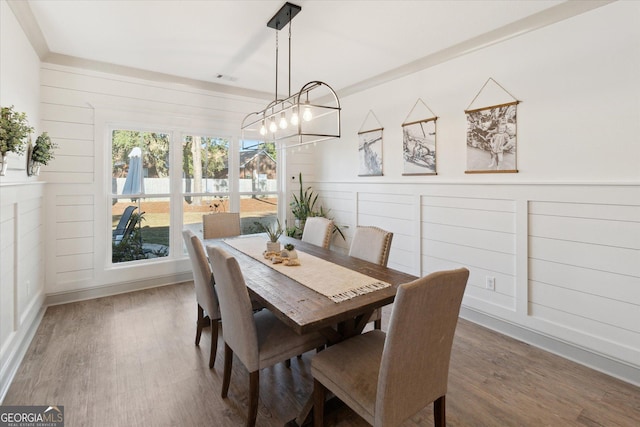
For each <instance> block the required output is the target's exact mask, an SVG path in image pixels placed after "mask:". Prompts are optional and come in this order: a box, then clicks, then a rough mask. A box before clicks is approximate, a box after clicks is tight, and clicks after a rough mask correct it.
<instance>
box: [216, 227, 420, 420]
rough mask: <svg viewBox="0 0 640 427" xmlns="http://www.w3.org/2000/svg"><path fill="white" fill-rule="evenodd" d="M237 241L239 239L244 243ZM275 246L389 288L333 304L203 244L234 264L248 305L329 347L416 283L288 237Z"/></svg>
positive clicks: (304, 415)
mask: <svg viewBox="0 0 640 427" xmlns="http://www.w3.org/2000/svg"><path fill="white" fill-rule="evenodd" d="M238 238H239V239H241V238H243V237H242V236H241V237H238ZM266 241H267V239H266V237H265V242H266ZM280 242H281V243H282V244H283V245H284V244H287V243H291V244H293V245H295V248H296V250H297V251H300V252H304V253H306V254H309V255H313V256H315V257H318V258H321V259H323V260H325V261H329V262H330V263H333V264H337V265H340V266H342V267H345V268H347V269H349V270H353V271H357V272H359V273H361V274H364V275H367V276H369V277H372V278H374V279H377V280H379V281H382V282H386V283H389V284H390V285H391V286H389V287H386V288H383V289H379V290H376V291H373V292H370V293H367V294H364V295H358V296H355V297H353V298H351V299H348V300H346V301H342V302H339V303H336V302H334V301H332V300H331V299H329V298H328V297H326V296H324V295H322V294H320V293H318V292H316V291H314V290H312V289H310V288H308V287H306V286H304V285H302V284H300V283H298V282H297V281H295V280H293V279H291V278H290V277H288V276H286V275H284V274H282V273H280V272H278V271H277V270H275V269H273V268H271V267H270V266H269V265H268V264H265V263H263V262H260V261H258V260H256V259H255V258H253V257H251V256H249V255H247V254H245V253H243V252H241V251H239V250H237V249H235V248H234V247H233V246H231V245H229V244H225V240H220V239H207V240H204V241H203V244H204V245H205V246H207V245H215V246H219V247H221V248H223V249H224V250H226V251H227V252H229V253H230V254H231V255H233V256H234V257H235V258H236V259H237V260H238V263H239V265H240V268H241V270H242V274H243V276H244V279H245V282H246V285H247V288H248V289H249V292H250V294H251V296H252V298H253V299H255V300H257V301H258V302H260V303H261V304H262V305H264V307H266V308H267V309H269V310H270V311H271V312H272V313H273V314H274V315H275V316H276V317H278V318H279V319H280V320H281V321H282V322H283V323H285V324H286V325H288V326H289V327H291V329H293V330H294V331H295V332H296V333H298V334H306V333H309V332H315V331H318V332H320V333H322V334H323V335H324V336H325V337H326V338H327V341H328V343H329V344H333V343H337V342H340V341H342V340H344V339H346V338H348V337H350V336H353V335H357V334H360V333H361V332H362V330H363V329H364V327H365V326H366V324H367V323H368V321H369V318H370V317H371V315H372V314H373V312H374V310H375V309H376V308H380V307H383V306H385V305H387V304H391V303H392V302H393V300H394V298H395V295H396V290H397V287H398V285H400V284H402V283H407V282H410V281H412V280H415V279H416V278H417V277H416V276H413V275H411V274H407V273H403V272H401V271H398V270H394V269H392V268H388V267H383V266H380V265H378V264H374V263H371V262H368V261H364V260H361V259H358V258H354V257H350V256H348V255H345V254H343V253H340V252H337V251H331V250H329V249H325V248H322V247H319V246H315V245H312V244H309V243H305V242H302V241H300V240H297V239H293V238H290V237H281V238H280ZM265 247H266V245H265ZM291 268H297V267H291ZM214 274H215V272H214ZM326 280H331V277H330V274H328V276H327V277H326ZM312 407H313V399H312V398H311V397H310V398H309V400H308V401H307V404H306V405H305V406H304V408H303V410H302V411H301V413H300V415H299V416H298V417H297V418H296V419H295V420H292V421H290V422H289V423H287V425H288V426H301V425H303V424H305V421H306V420H307V419H308V418H309V417H308V416H309V413H310V411H311V409H312Z"/></svg>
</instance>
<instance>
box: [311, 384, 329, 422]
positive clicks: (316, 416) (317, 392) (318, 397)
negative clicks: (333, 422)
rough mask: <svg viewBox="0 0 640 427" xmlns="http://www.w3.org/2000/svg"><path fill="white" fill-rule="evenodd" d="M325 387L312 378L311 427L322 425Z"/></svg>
mask: <svg viewBox="0 0 640 427" xmlns="http://www.w3.org/2000/svg"><path fill="white" fill-rule="evenodd" d="M326 392H327V389H326V388H325V386H323V385H322V383H321V382H320V381H318V380H316V379H315V378H314V379H313V427H324V399H325V394H326Z"/></svg>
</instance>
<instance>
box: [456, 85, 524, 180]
mask: <svg viewBox="0 0 640 427" xmlns="http://www.w3.org/2000/svg"><path fill="white" fill-rule="evenodd" d="M489 81H493V82H494V83H495V84H496V85H497V86H498V87H500V88H501V89H502V90H503V91H504V92H506V90H505V89H504V88H502V86H500V85H498V83H496V82H495V81H494V80H493V79H489V80H487V83H489ZM487 83H485V86H483V89H484V88H485V87H486V85H487ZM483 89H481V90H480V93H481V92H482V90H483ZM480 93H478V95H476V98H474V101H475V100H476V99H477V98H478V96H479V95H480ZM506 93H508V92H506ZM509 95H510V96H512V95H511V94H509ZM512 97H513V96H512ZM514 99H515V98H514ZM519 102H520V101H518V100H515V101H512V102H507V103H502V104H498V105H492V106H490V107H483V108H476V109H471V110H470V109H467V110H465V113H466V115H467V170H466V172H465V173H516V172H518V169H517V163H516V148H517V121H516V119H517V105H518V103H519ZM472 104H473V102H472Z"/></svg>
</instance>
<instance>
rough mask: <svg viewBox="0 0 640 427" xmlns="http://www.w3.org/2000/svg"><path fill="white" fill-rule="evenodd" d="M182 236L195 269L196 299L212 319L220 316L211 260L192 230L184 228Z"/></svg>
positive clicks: (192, 266) (192, 267)
mask: <svg viewBox="0 0 640 427" xmlns="http://www.w3.org/2000/svg"><path fill="white" fill-rule="evenodd" d="M182 238H183V239H184V243H185V245H186V246H187V252H188V253H189V259H190V260H191V269H192V270H193V284H194V286H195V289H196V300H197V301H198V304H199V305H200V307H202V308H204V309H205V311H206V312H207V315H208V316H209V318H211V320H215V319H219V318H220V309H219V304H218V297H217V296H216V293H215V290H214V289H213V286H214V280H213V275H212V274H211V267H210V266H209V261H208V260H207V256H206V254H205V253H204V248H203V247H202V242H200V239H199V238H198V236H196V235H195V234H193V232H192V231H191V230H182Z"/></svg>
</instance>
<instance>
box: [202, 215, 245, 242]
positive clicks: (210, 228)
mask: <svg viewBox="0 0 640 427" xmlns="http://www.w3.org/2000/svg"><path fill="white" fill-rule="evenodd" d="M239 235H240V214H239V213H237V212H217V213H211V214H207V215H202V238H203V239H217V238H222V237H233V236H239Z"/></svg>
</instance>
